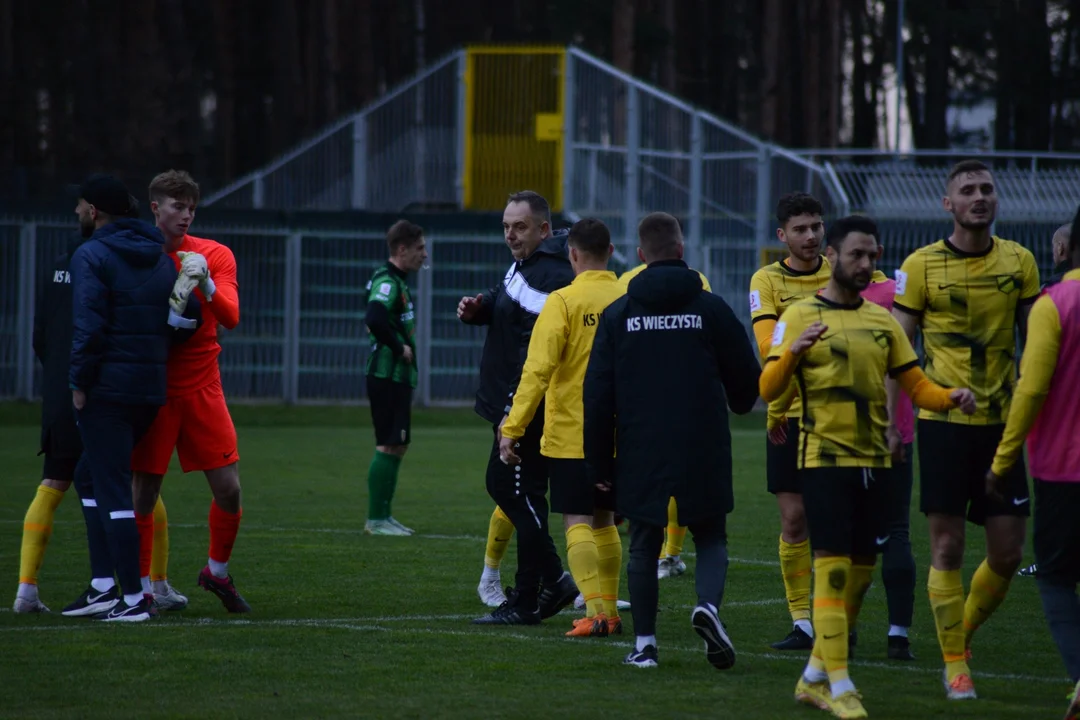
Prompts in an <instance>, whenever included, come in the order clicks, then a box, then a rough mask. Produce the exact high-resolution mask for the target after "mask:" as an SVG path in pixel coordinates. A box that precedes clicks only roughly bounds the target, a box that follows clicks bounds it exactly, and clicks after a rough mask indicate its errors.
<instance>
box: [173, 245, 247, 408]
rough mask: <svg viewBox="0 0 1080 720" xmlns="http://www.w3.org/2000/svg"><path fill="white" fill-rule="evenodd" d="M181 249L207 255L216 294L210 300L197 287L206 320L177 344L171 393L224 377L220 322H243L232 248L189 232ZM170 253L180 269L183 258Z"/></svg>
mask: <svg viewBox="0 0 1080 720" xmlns="http://www.w3.org/2000/svg"><path fill="white" fill-rule="evenodd" d="M177 251H183V252H196V253H199V254H200V255H202V256H203V257H205V258H206V266H207V268H208V269H209V270H210V279H211V280H213V281H214V295H213V297H212V298H210V300H209V301H208V300H207V299H206V297H205V296H204V295H203V293H202V290H200V289H198V288H196V289H195V290H194V292H195V293H197V294H198V297H199V302H201V303H202V317H203V322H202V326H201V327H200V328H199V329H198V330H197V331H196V332H195V335H194V336H192V338H191V339H190V340H188V341H187V342H185V343H181V344H180V345H176V346H175V347H173V348H172V350H171V352H170V354H169V365H168V375H169V384H168V391H167V394H168V395H169V396H170V397H171V396H175V395H184V394H186V393H189V392H193V391H195V390H199V389H201V388H204V387H206V386H208V385H210V384H212V383H214V382H217V381H219V380H220V379H221V372H220V370H219V369H218V355H219V354H220V353H221V345H219V344H218V325H221V326H223V327H224V328H225V329H227V330H232V329H233V328H234V327H236V325H237V323H239V322H240V295H239V291H238V289H237V285H236V259H235V258H234V257H233V253H232V250H230V249H229V248H227V247H225V246H224V245H222V244H221V243H219V242H217V241H216V240H207V239H205V238H198V237H193V236H191V235H185V236H184V241H183V242H182V243H181V244H180V247H179V248H177ZM169 256H170V257H171V258H172V259H173V262H174V263H176V268H177V270H178V271H179V269H180V258H179V257H177V254H176V253H175V252H173V253H170V254H169Z"/></svg>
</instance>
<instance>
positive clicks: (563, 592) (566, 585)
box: [540, 572, 578, 620]
mask: <svg viewBox="0 0 1080 720" xmlns="http://www.w3.org/2000/svg"><path fill="white" fill-rule="evenodd" d="M577 596H578V588H577V585H575V584H574V578H572V577H570V573H568V572H563V574H562V577H560V578H559V579H558V580H557V581H556V582H555V583H554V584H553V585H547V586H545V587H544V588H543V589H542V590H541V591H540V619H541V620H547V619H548V618H549V617H553V616H555V615H558V614H559V611H561V610H562V609H563V608H564V607H566V606H567V605H569V604H570V603H572V602H574V598H576V597H577Z"/></svg>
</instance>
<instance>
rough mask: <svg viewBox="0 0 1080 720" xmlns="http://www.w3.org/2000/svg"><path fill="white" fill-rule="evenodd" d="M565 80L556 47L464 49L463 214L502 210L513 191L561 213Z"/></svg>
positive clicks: (563, 61) (560, 50)
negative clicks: (527, 193)
mask: <svg viewBox="0 0 1080 720" xmlns="http://www.w3.org/2000/svg"><path fill="white" fill-rule="evenodd" d="M565 77H566V50H565V49H564V48H562V47H542V46H541V47H532V46H473V47H469V48H467V49H466V60H465V168H464V172H465V177H463V178H462V186H463V190H464V200H465V208H466V209H467V210H482V211H483V210H488V211H497V210H502V209H503V208H504V207H506V196H507V195H509V194H510V193H512V192H516V191H518V190H535V191H536V192H538V193H540V194H541V195H543V196H544V197H545V198H547V200H548V202H549V203H550V204H551V209H552V210H554V211H560V210H562V200H563V199H562V171H563V108H564V107H565V98H564V93H565V92H566V83H565Z"/></svg>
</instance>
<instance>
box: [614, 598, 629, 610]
mask: <svg viewBox="0 0 1080 720" xmlns="http://www.w3.org/2000/svg"><path fill="white" fill-rule="evenodd" d="M615 607H617V608H619V609H620V610H629V609H630V601H629V600H616V601H615Z"/></svg>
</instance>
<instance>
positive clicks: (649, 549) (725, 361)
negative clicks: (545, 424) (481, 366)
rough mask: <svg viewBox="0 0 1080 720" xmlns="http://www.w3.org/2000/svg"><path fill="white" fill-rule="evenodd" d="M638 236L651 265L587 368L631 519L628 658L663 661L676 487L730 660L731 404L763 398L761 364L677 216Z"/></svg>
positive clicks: (594, 414) (709, 622) (713, 654)
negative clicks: (696, 263)
mask: <svg viewBox="0 0 1080 720" xmlns="http://www.w3.org/2000/svg"><path fill="white" fill-rule="evenodd" d="M638 239H639V243H640V247H639V248H638V256H639V257H640V259H641V260H642V262H645V263H648V268H646V269H645V270H644V271H643V272H642V273H641V274H640V275H638V276H637V277H636V278H634V279H633V280H631V281H630V285H629V288H628V290H627V294H626V295H624V296H623V297H621V298H619V299H618V300H616V301H615V302H614V303H612V304H611V305H610V306H608V308H607V309H606V310H605V311H604V314H603V317H602V319H601V322H600V325H599V326H598V328H597V332H596V339H595V341H594V344H593V350H592V355H591V357H590V360H589V367H588V370H587V372H586V375H585V387H584V410H585V436H584V443H585V461H586V465H587V467H588V470H589V473H590V477H591V478H592V479H593V480H594V482H596V483H597V484H598V487H599V486H606V487H611V488H612V490H613V491H614V492H615V493H616V503H617V506H618V509H619V513H620V514H621V515H624V516H625V517H627V518H628V519H629V520H630V564H629V568H628V578H629V585H630V602H631V611H632V613H633V617H634V632H635V634H636V635H637V646H636V649H635V650H634V652H631V653H630V654H629V655H628V656H627V658H626V663H627V664H632V665H637V666H639V667H652V666H654V665H655V664H656V663H657V654H656V638H655V634H656V611H657V603H658V595H659V583H658V581H657V576H656V558H657V556H658V555H659V554H660V546H661V544H662V543H663V540H664V526H665V525H666V524H667V505H668V499H669V498H671V497H674V498H675V500H676V503H677V505H678V508H679V524H680V525H684V526H689V528H690V532H692V533H693V535H694V544H695V546H696V547H697V571H696V573H695V574H696V585H697V594H698V606H697V607H695V608H694V611H693V613H692V614H691V620H692V623H693V626H694V629H695V630H696V631H697V632H698V634H700V635H701V636H702V637H703V638H704V639H705V641H706V645H707V649H708V657H709V661H710V662H711V663H712V664H713V665H714V666H716V667H718V668H721V669H724V668H728V667H731V666H732V665H733V664H734V662H735V651H734V648H732V646H731V642H730V640H729V639H728V637H727V635H726V634H725V632H724V629H723V627H722V625H721V623H720V620H719V618H718V617H717V609H718V608H719V606H720V602H721V600H722V598H723V593H724V581H725V576H726V573H727V531H726V522H727V514H728V513H729V512H731V510H732V507H733V505H734V498H733V494H732V487H731V485H732V480H731V433H730V430H729V429H728V416H727V413H728V407H729V406H730V408H731V409H732V410H733V411H734V412H736V413H738V414H740V415H742V414H745V413H748V412H749V411H750V410H751V409H752V408H753V406H754V403H755V401H756V400H757V395H758V389H757V386H756V385H754V382H755V381H756V380H757V379H758V376H759V375H760V372H761V368H760V366H759V365H758V361H757V357H756V356H755V354H754V348H753V346H752V345H751V344H750V341H749V339H748V338H747V336H746V330H745V329H744V328H743V326H742V324H741V323H740V322H739V321H738V319H737V318H736V317H735V314H734V313H733V312H732V311H731V308H730V307H729V306H728V304H727V303H726V302H724V300H723V299H721V298H720V297H719V296H718V295H714V294H712V293H708V292H705V291H704V290H703V288H702V286H701V279H700V278H699V276H698V274H697V273H696V272H694V271H692V270H690V269H689V268H687V266H686V264H685V263H684V262H683V261H682V254H683V240H682V233H681V231H680V229H679V224H678V221H677V220H676V219H675V218H673V217H672V216H670V215H668V214H666V213H653V214H651V215H648V216H646V217H645V218H644V219H643V220H642V221H641V224H640V225H639V226H638ZM616 451H617V452H616Z"/></svg>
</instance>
